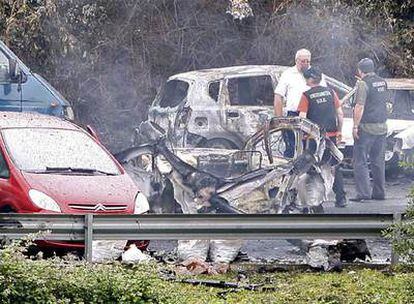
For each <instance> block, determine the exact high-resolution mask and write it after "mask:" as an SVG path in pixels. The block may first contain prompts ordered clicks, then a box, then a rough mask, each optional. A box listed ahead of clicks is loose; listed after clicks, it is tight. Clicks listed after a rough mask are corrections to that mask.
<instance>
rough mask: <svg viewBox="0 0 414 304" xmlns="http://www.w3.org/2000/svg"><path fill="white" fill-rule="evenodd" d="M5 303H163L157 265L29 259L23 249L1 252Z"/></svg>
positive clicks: (0, 275) (0, 296)
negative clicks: (130, 265)
mask: <svg viewBox="0 0 414 304" xmlns="http://www.w3.org/2000/svg"><path fill="white" fill-rule="evenodd" d="M0 259H1V260H0V282H1V285H0V299H1V303H159V302H167V303H168V302H171V301H172V298H169V296H168V294H166V295H163V293H162V289H163V288H162V284H164V282H162V281H160V280H159V279H158V278H157V277H156V271H155V270H154V267H155V266H154V265H140V266H136V267H133V268H126V267H123V266H121V265H117V264H114V265H91V264H86V263H84V262H80V261H65V260H61V259H58V258H56V259H49V260H29V259H26V258H25V257H24V256H23V254H22V249H21V248H20V247H19V246H16V245H12V246H8V247H6V249H4V250H3V251H1V253H0ZM154 287H157V288H154Z"/></svg>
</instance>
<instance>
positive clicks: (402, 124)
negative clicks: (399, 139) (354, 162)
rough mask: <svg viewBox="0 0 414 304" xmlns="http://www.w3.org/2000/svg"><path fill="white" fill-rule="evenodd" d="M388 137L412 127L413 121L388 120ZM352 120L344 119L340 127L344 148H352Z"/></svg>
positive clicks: (413, 125)
mask: <svg viewBox="0 0 414 304" xmlns="http://www.w3.org/2000/svg"><path fill="white" fill-rule="evenodd" d="M387 127H388V134H387V135H388V136H390V135H392V134H394V133H399V132H401V131H403V130H405V129H407V128H410V127H414V120H401V119H388V120H387ZM352 128H353V120H352V118H344V125H343V127H342V141H343V142H345V146H353V145H354V138H353V136H352Z"/></svg>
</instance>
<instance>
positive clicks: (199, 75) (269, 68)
mask: <svg viewBox="0 0 414 304" xmlns="http://www.w3.org/2000/svg"><path fill="white" fill-rule="evenodd" d="M287 68H289V67H288V66H281V65H240V66H231V67H224V68H213V69H204V70H196V71H190V72H184V73H179V74H175V75H173V76H171V77H170V78H169V80H173V79H187V80H197V79H204V80H207V81H213V80H219V79H223V78H226V77H231V76H243V75H246V76H250V75H256V74H263V73H282V72H283V71H285V70H286V69H287Z"/></svg>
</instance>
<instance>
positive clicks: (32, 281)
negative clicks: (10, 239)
mask: <svg viewBox="0 0 414 304" xmlns="http://www.w3.org/2000/svg"><path fill="white" fill-rule="evenodd" d="M22 251H23V249H22V248H20V247H19V246H16V245H12V246H8V247H7V248H6V249H4V250H3V251H1V252H0V303H177V304H178V303H185V304H187V303H197V304H198V303H206V304H207V303H208V304H209V303H223V304H224V303H237V304H239V303H295V304H296V303H331V304H332V303H341V304H342V303H349V304H351V303H352V304H354V303H364V304H365V303H410V302H411V301H412V299H413V297H414V280H413V274H411V273H396V274H393V275H391V276H390V275H389V273H381V272H379V271H375V270H368V269H365V270H357V271H349V272H347V271H344V272H343V273H295V272H293V273H264V274H255V273H247V272H245V274H247V277H248V280H249V282H250V283H255V284H264V285H266V286H272V287H274V288H275V290H274V291H263V292H260V291H248V290H234V289H221V288H211V287H206V286H193V285H189V284H184V283H176V282H167V281H163V280H161V279H159V278H158V277H157V272H158V270H159V268H160V267H167V266H158V265H157V264H146V265H137V266H133V267H126V266H123V265H120V264H112V265H90V264H86V263H84V262H81V261H72V260H68V259H67V260H62V259H57V258H56V259H49V260H29V259H26V258H25V257H24V256H23V255H22ZM237 278H238V273H237V272H231V273H229V274H226V275H219V276H215V277H208V278H206V277H205V276H204V277H200V279H204V280H224V281H233V282H236V281H237Z"/></svg>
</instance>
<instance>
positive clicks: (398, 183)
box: [149, 176, 414, 263]
mask: <svg viewBox="0 0 414 304" xmlns="http://www.w3.org/2000/svg"><path fill="white" fill-rule="evenodd" d="M413 185H414V180H413V179H411V178H407V177H404V176H401V177H399V178H398V179H394V180H392V181H387V183H386V190H387V194H386V196H387V197H386V200H384V201H369V202H365V203H353V202H350V203H349V205H348V206H347V207H346V208H336V207H335V206H334V202H333V201H329V202H326V203H324V209H325V213H394V212H395V213H398V212H402V211H403V210H404V209H405V207H406V206H407V202H408V199H407V195H408V193H409V191H410V189H411V188H412V186H413ZM345 188H346V191H347V196H348V197H353V196H355V193H354V182H353V179H352V177H348V178H345ZM367 244H368V248H369V250H370V251H371V255H372V262H373V263H386V262H389V259H390V255H391V248H390V245H389V243H388V242H386V241H385V240H381V239H378V240H367ZM175 246H176V242H175V241H152V242H151V244H150V247H149V249H150V250H155V251H160V250H162V251H165V252H173V251H174V248H175ZM242 252H243V253H245V254H246V255H247V256H248V257H249V260H250V261H251V262H255V263H269V262H280V263H285V262H292V263H303V262H304V261H305V254H304V253H303V252H301V251H300V250H299V248H297V247H296V246H293V245H292V244H290V243H289V242H287V241H285V240H249V241H246V242H245V244H244V246H243V248H242Z"/></svg>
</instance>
